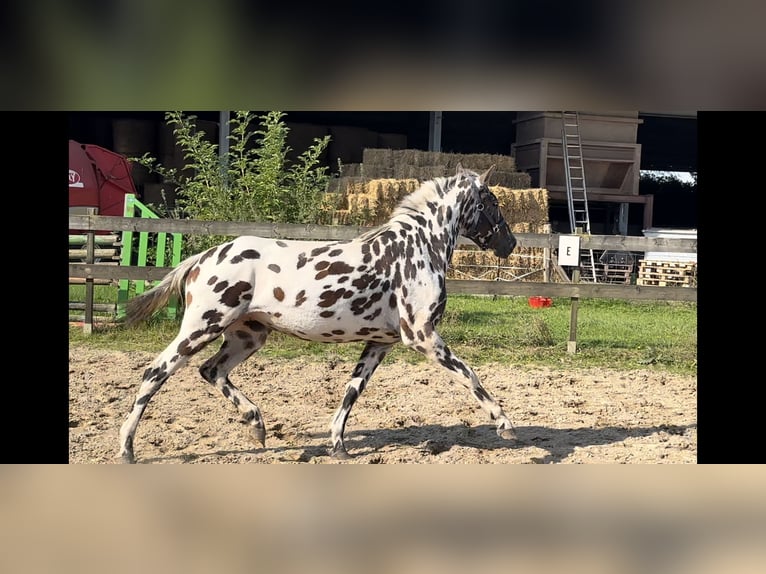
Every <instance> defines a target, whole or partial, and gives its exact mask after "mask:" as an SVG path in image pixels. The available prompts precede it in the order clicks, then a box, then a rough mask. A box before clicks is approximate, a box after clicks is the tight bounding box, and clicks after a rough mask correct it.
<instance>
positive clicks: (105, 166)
mask: <svg viewBox="0 0 766 574" xmlns="http://www.w3.org/2000/svg"><path fill="white" fill-rule="evenodd" d="M128 193H132V194H134V195H135V194H136V187H135V185H134V183H133V177H132V176H131V174H130V163H129V162H128V160H127V159H126V158H125V156H123V155H120V154H118V153H115V152H113V151H110V150H108V149H105V148H102V147H99V146H97V145H91V144H81V143H79V142H76V141H74V140H69V207H70V208H72V207H96V208H98V214H99V215H116V216H118V217H122V215H123V214H124V205H125V195H126V194H128ZM70 211H71V209H70ZM78 211H79V210H78ZM70 232H73V233H77V232H78V230H70Z"/></svg>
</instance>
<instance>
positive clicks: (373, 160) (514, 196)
mask: <svg viewBox="0 0 766 574" xmlns="http://www.w3.org/2000/svg"><path fill="white" fill-rule="evenodd" d="M362 157H363V161H362V163H361V164H350V165H348V166H346V165H344V166H341V173H340V174H339V175H340V177H338V178H334V179H333V182H332V184H331V186H330V188H329V189H328V192H329V193H332V194H334V198H335V199H334V201H335V202H336V205H338V209H337V210H336V212H335V216H334V217H333V221H334V222H336V223H338V224H342V225H348V224H352V225H362V226H375V225H380V224H382V223H385V222H386V221H388V219H389V218H390V217H391V213H392V212H393V210H394V208H395V207H396V206H397V205H398V204H399V202H400V201H401V199H402V198H403V197H404V196H405V195H407V194H409V193H412V192H413V191H415V190H416V189H417V188H418V187H419V186H420V185H421V183H422V182H423V181H426V180H429V179H433V178H434V177H444V176H450V175H453V174H454V173H455V170H456V169H457V164H458V163H461V164H462V165H463V167H465V168H467V169H471V170H474V171H477V172H479V173H481V172H482V171H484V170H486V169H487V168H489V167H490V166H491V165H493V164H494V165H495V172H494V173H493V174H492V176H491V178H490V182H491V183H493V184H494V185H491V186H490V189H491V190H492V192H493V193H494V194H495V195H496V196H497V199H498V202H499V203H500V209H501V210H502V212H503V215H504V217H505V219H506V221H507V222H508V225H509V226H510V228H511V230H512V231H513V232H515V233H545V232H546V231H547V227H546V225H547V224H548V223H549V219H548V191H547V190H545V189H528V188H529V185H530V177H529V174H527V173H523V172H519V171H516V162H515V158H513V157H511V156H504V155H496V154H453V153H442V152H429V151H422V150H412V149H402V150H392V149H365V150H364V151H363V153H362ZM536 268H540V269H541V268H542V249H540V248H530V247H526V248H520V247H517V248H516V249H515V250H514V252H513V254H512V255H511V256H510V257H508V258H506V259H499V258H498V257H496V256H495V255H494V254H492V253H491V252H484V251H481V250H479V249H478V248H475V249H473V248H470V247H468V246H466V247H465V248H461V249H458V250H456V251H455V253H454V254H453V258H452V266H451V268H450V271H449V273H448V275H447V276H448V277H449V278H451V279H490V280H495V279H506V280H512V279H516V278H518V277H520V276H525V280H530V281H539V280H541V278H542V270H540V273H539V274H538V273H537V272H534V273H533V272H532V271H533V270H534V269H536ZM538 275H539V276H538Z"/></svg>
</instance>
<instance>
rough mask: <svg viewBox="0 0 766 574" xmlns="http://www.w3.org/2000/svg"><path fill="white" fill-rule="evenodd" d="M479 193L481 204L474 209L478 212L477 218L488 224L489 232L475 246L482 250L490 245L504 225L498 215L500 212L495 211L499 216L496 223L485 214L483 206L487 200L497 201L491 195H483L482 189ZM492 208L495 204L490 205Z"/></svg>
mask: <svg viewBox="0 0 766 574" xmlns="http://www.w3.org/2000/svg"><path fill="white" fill-rule="evenodd" d="M479 193H481V195H482V198H481V203H479V204H478V205H477V206H476V209H477V210H478V211H479V218H484V219H485V220H486V222H487V223H488V224H489V228H490V230H491V232H490V233H489V234H488V235H485V236H484V237H482V238H481V240H480V241H477V244H478V246H479V247H481V248H482V249H488V248H489V247H490V246H491V245H492V240H493V238H494V237H495V235H496V234H497V232H498V231H500V229H501V228H502V226H503V225H505V219H504V218H503V215H502V213H500V210H499V209H498V210H497V213H498V214H499V216H500V219H499V220H497V221H493V220H492V219H491V218H490V216H489V214H487V210H486V209H484V208H485V204H486V202H487V201H488V200H495V201H497V200H496V199H495V198H494V197H493V196H492V195H491V194H486V193H483V188H482V189H480V190H479ZM492 207H497V203H492Z"/></svg>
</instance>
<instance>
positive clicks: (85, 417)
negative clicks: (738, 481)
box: [69, 347, 697, 464]
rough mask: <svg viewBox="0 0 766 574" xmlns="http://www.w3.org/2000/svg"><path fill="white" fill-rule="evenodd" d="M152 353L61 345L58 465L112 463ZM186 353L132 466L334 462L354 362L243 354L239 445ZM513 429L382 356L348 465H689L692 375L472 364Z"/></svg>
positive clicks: (235, 422) (236, 379)
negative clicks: (255, 438) (248, 427)
mask: <svg viewBox="0 0 766 574" xmlns="http://www.w3.org/2000/svg"><path fill="white" fill-rule="evenodd" d="M153 358H154V357H153V355H151V354H148V353H141V352H107V351H97V350H92V349H88V348H87V347H72V348H70V350H69V462H70V463H74V464H77V463H84V464H93V463H96V464H100V463H107V464H111V463H115V462H117V460H116V459H115V458H114V455H115V454H116V453H117V448H118V444H117V433H118V431H119V427H120V425H121V424H122V421H123V419H124V417H125V416H126V414H127V413H128V412H129V410H130V408H131V405H132V402H133V400H134V398H135V394H136V391H137V389H138V385H139V384H140V381H141V375H142V373H143V371H144V369H145V368H146V367H147V365H148V364H149V362H150V361H151V360H152V359H153ZM202 360H203V358H201V357H200V358H198V357H195V358H193V359H192V360H191V362H190V364H188V365H187V366H186V367H184V368H183V369H181V370H180V371H178V372H177V373H176V374H175V375H174V376H173V377H171V378H170V380H169V381H168V382H167V383H165V385H164V386H163V387H162V389H161V390H160V391H159V392H158V393H157V394H156V395H155V396H154V398H153V399H152V400H151V402H150V403H149V405H148V407H147V410H146V413H145V414H144V417H143V418H142V420H141V422H140V424H139V426H138V431H137V433H136V439H135V453H136V459H137V462H138V463H155V464H157V463H166V464H167V463H170V464H177V463H208V464H211V463H212V464H218V463H285V464H289V463H314V464H317V463H318V464H325V463H332V464H336V463H337V461H336V460H334V459H332V458H330V457H329V456H328V455H327V449H328V447H329V424H330V419H331V417H332V415H333V413H334V411H335V409H336V408H337V407H338V405H339V403H340V401H341V399H342V397H343V390H344V387H345V385H346V383H347V381H348V379H349V376H350V373H351V371H352V370H353V367H354V364H353V362H345V361H337V360H328V361H325V362H317V361H309V360H303V359H299V360H281V361H276V362H274V361H271V360H266V359H264V358H259V357H255V358H252V359H250V360H249V361H247V362H246V363H245V364H243V365H240V366H239V367H238V368H237V369H236V370H235V371H233V373H232V376H231V379H232V382H233V383H234V384H235V385H237V386H238V387H239V388H240V389H242V391H243V392H244V393H245V394H246V395H247V396H248V397H250V399H251V400H253V401H254V402H255V403H256V404H257V405H258V406H259V407H260V409H261V412H262V414H263V417H264V419H265V423H266V429H267V435H266V447H265V448H262V447H260V445H255V444H253V443H251V442H250V439H249V438H248V436H247V434H246V432H245V427H244V426H243V425H242V424H241V423H240V422H239V414H238V412H237V411H236V409H235V408H234V406H233V405H232V404H231V403H230V402H229V401H228V400H227V399H225V398H224V397H223V396H222V395H221V394H220V393H219V392H218V391H217V390H216V389H214V388H213V387H211V386H209V385H208V384H207V383H205V382H204V381H203V380H202V378H201V377H200V376H199V374H198V372H197V368H198V367H199V365H200V364H201V362H202ZM476 372H477V373H478V375H479V377H480V378H481V379H482V383H483V384H484V386H485V388H486V389H487V390H488V391H489V393H490V394H492V395H493V396H494V397H495V398H496V399H497V400H498V401H499V402H500V404H501V405H502V406H503V408H504V409H505V412H506V414H507V415H508V417H509V418H510V419H511V421H512V422H513V424H514V425H515V427H516V432H517V435H518V440H517V441H504V440H503V439H501V438H499V437H498V436H497V434H496V433H495V427H494V425H493V424H492V423H491V422H490V421H489V419H488V417H486V415H485V414H484V412H483V411H482V410H481V409H480V408H479V406H478V404H477V403H476V402H475V400H474V399H473V398H472V397H471V396H470V395H469V394H468V392H467V391H466V390H465V389H464V388H463V387H462V386H460V385H457V384H454V383H452V382H451V381H450V378H449V376H448V375H447V373H446V371H443V370H442V369H440V368H437V367H434V366H431V365H425V364H423V365H411V364H408V363H406V362H403V361H393V362H388V361H386V362H384V363H383V364H382V365H381V366H380V367H379V368H378V370H377V371H376V373H375V374H374V376H373V378H372V379H371V381H370V383H369V385H368V387H367V389H366V390H365V392H364V393H363V394H362V396H361V397H360V398H359V400H358V401H357V403H356V404H355V406H354V408H353V410H352V411H351V415H350V416H349V419H348V424H347V426H346V435H345V436H346V446H347V448H348V450H349V453H350V454H351V455H353V456H354V458H353V459H352V460H350V461H344V462H343V463H344V464H347V463H349V462H350V463H352V464H354V463H362V464H365V463H366V464H369V463H373V464H374V463H387V464H390V463H429V464H440V463H447V464H464V463H479V464H496V463H516V464H522V463H531V464H546V463H631V464H632V463H685V464H692V463H696V462H697V379H696V377H684V376H676V375H670V374H667V373H663V372H659V371H657V372H655V371H652V370H649V369H645V370H644V369H642V370H633V371H613V370H608V369H601V368H599V369H587V370H577V371H572V370H558V369H550V368H531V369H526V368H512V367H508V366H477V367H476Z"/></svg>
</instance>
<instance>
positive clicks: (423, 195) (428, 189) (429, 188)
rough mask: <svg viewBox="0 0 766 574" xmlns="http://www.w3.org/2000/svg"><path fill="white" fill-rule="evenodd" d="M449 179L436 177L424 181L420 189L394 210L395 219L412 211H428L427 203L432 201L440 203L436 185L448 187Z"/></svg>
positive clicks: (409, 195)
mask: <svg viewBox="0 0 766 574" xmlns="http://www.w3.org/2000/svg"><path fill="white" fill-rule="evenodd" d="M448 179H449V178H448V177H435V178H433V179H429V180H428V181H424V182H423V183H422V184H421V185H420V187H419V188H418V189H416V190H415V191H413V192H412V193H409V194H407V195H405V196H404V197H403V198H402V199H401V200H400V201H399V204H398V205H397V206H396V207H395V208H394V210H393V212H392V213H391V218H392V219H393V218H394V217H396V216H397V215H402V214H405V213H410V212H412V211H418V212H422V211H424V210H425V209H426V202H428V201H431V200H436V201H440V198H439V195H438V193H437V192H436V184H437V183H438V184H439V185H440V186H441V187H446V183H447V180H448Z"/></svg>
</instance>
